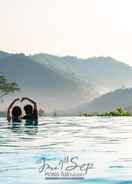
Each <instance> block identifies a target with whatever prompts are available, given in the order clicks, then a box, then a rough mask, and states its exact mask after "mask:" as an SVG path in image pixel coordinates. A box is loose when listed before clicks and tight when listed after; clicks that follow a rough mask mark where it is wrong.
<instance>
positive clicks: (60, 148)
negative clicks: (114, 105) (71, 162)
mask: <svg viewBox="0 0 132 184" xmlns="http://www.w3.org/2000/svg"><path fill="white" fill-rule="evenodd" d="M65 155H68V156H78V157H79V159H80V160H82V162H90V163H93V168H92V169H90V170H88V173H87V177H86V178H85V179H84V180H45V178H44V176H43V174H42V173H40V172H39V168H40V166H41V164H40V162H39V161H40V160H41V158H43V157H46V158H49V159H50V158H51V157H52V158H55V159H59V158H61V157H63V156H65ZM44 183H46V184H48V183H57V184H59V183H62V184H65V183H66V184H67V183H71V184H72V183H73V184H74V183H77V184H78V183H88V184H132V118H131V117H129V118H126V117H123V118H121V117H120V118H107V117H106V118H102V117H88V118H87V117H43V118H40V122H39V126H38V127H24V126H23V125H22V126H21V127H17V128H11V127H10V128H9V127H7V124H6V121H5V119H4V118H1V119H0V184H44Z"/></svg>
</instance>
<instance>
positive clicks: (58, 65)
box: [0, 51, 132, 111]
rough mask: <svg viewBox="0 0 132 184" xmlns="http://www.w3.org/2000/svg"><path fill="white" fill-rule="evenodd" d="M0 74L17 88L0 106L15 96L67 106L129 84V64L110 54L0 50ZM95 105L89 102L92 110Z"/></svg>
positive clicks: (131, 74) (44, 104) (51, 105)
mask: <svg viewBox="0 0 132 184" xmlns="http://www.w3.org/2000/svg"><path fill="white" fill-rule="evenodd" d="M0 74H3V75H4V76H5V77H7V78H8V79H9V80H10V81H14V82H17V83H18V85H19V87H20V88H21V91H20V92H19V93H16V94H13V95H9V96H8V97H6V99H5V100H4V103H3V104H2V105H1V107H2V106H3V107H7V106H8V104H9V102H10V101H11V100H12V99H13V98H14V97H15V96H28V97H31V98H33V99H35V100H36V101H37V102H38V103H39V104H40V106H41V107H42V108H44V109H45V110H46V111H55V110H60V109H61V110H67V109H71V108H74V107H77V106H78V107H83V104H84V106H85V105H86V104H89V103H92V104H93V102H94V100H97V99H98V98H104V94H105V93H108V92H110V91H114V90H117V89H119V88H131V87H132V82H131V81H132V67H131V66H129V65H127V64H124V63H122V62H119V61H117V60H115V59H113V58H111V57H93V58H88V59H81V58H77V57H71V56H65V57H58V56H54V55H49V54H43V53H42V54H35V55H30V56H26V55H24V54H23V53H21V54H12V53H7V52H3V51H0ZM126 90H127V89H126ZM112 93H113V92H112ZM123 93H124V92H123ZM125 94H126V93H125ZM113 101H114V99H113ZM94 103H95V102H94ZM80 104H82V105H80ZM95 104H96V103H95ZM128 105H129V104H128ZM86 106H87V105H86ZM88 106H89V105H88ZM111 107H112V106H111ZM94 108H95V109H94ZM96 108H97V104H96V105H95V106H94V105H93V110H94V111H96ZM76 109H77V108H76ZM82 109H83V108H82ZM86 109H87V110H88V111H91V110H89V108H86ZM84 110H85V108H84ZM101 110H102V111H103V107H102V109H101Z"/></svg>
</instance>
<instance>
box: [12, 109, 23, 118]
mask: <svg viewBox="0 0 132 184" xmlns="http://www.w3.org/2000/svg"><path fill="white" fill-rule="evenodd" d="M21 114H22V110H21V108H20V107H19V106H14V107H13V109H12V116H15V117H18V116H21Z"/></svg>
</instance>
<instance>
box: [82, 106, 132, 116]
mask: <svg viewBox="0 0 132 184" xmlns="http://www.w3.org/2000/svg"><path fill="white" fill-rule="evenodd" d="M81 115H82V116H131V115H132V114H130V113H129V112H127V111H125V110H124V109H123V108H122V107H118V108H117V109H116V110H115V111H111V112H105V113H102V114H99V113H94V114H88V113H83V114H81Z"/></svg>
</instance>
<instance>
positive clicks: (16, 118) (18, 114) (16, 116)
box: [7, 98, 22, 123]
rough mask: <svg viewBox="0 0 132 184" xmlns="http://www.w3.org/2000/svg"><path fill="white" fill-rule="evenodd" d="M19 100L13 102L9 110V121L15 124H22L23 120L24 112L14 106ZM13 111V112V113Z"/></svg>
mask: <svg viewBox="0 0 132 184" xmlns="http://www.w3.org/2000/svg"><path fill="white" fill-rule="evenodd" d="M19 100H20V99H19V98H16V99H15V100H13V102H12V103H11V104H10V105H9V107H8V110H7V121H8V122H9V123H10V122H11V121H12V123H13V122H21V118H22V110H21V108H20V107H19V106H14V107H13V105H14V104H15V103H16V102H17V101H19ZM12 107H13V108H12ZM11 109H12V111H11Z"/></svg>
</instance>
